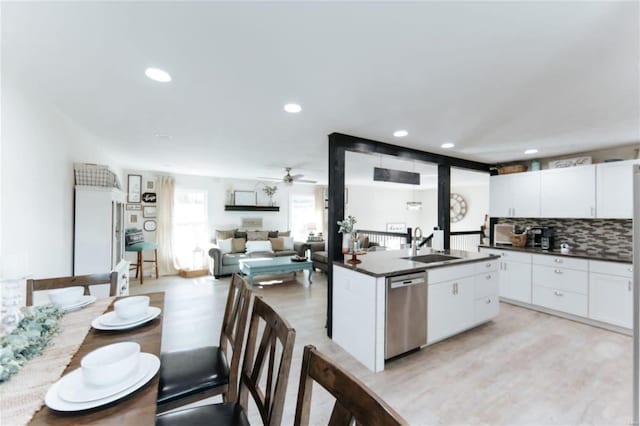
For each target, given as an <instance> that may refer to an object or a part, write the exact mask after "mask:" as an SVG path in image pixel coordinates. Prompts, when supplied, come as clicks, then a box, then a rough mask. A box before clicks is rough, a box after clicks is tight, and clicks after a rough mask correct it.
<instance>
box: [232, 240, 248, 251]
mask: <svg viewBox="0 0 640 426" xmlns="http://www.w3.org/2000/svg"><path fill="white" fill-rule="evenodd" d="M246 243H247V240H246V239H244V238H232V239H231V253H244V251H245V250H246V247H245V244H246Z"/></svg>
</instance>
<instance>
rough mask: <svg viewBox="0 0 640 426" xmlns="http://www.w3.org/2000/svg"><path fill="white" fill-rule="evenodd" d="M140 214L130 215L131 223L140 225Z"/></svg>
mask: <svg viewBox="0 0 640 426" xmlns="http://www.w3.org/2000/svg"><path fill="white" fill-rule="evenodd" d="M138 216H139V215H138V213H132V214H130V215H129V223H138Z"/></svg>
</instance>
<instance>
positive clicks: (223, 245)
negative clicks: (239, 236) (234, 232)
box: [218, 238, 233, 254]
mask: <svg viewBox="0 0 640 426" xmlns="http://www.w3.org/2000/svg"><path fill="white" fill-rule="evenodd" d="M231 241H233V238H226V239H224V240H218V247H219V248H220V252H221V253H222V254H226V253H231Z"/></svg>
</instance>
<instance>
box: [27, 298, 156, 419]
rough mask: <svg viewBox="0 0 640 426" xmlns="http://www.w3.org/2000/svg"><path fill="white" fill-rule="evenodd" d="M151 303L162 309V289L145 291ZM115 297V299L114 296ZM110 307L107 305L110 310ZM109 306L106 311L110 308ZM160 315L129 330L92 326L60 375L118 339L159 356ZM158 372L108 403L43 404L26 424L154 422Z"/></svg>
mask: <svg viewBox="0 0 640 426" xmlns="http://www.w3.org/2000/svg"><path fill="white" fill-rule="evenodd" d="M146 296H149V297H150V303H149V304H150V306H155V307H157V308H160V309H162V310H163V312H164V292H159V293H148V294H146ZM116 300H117V299H116ZM111 308H112V306H110V309H111ZM110 309H109V310H110ZM163 317H164V316H163V315H161V316H160V317H159V318H157V319H155V320H153V321H151V322H149V323H147V324H144V325H142V326H140V327H137V328H134V329H132V330H128V331H100V330H96V329H94V328H92V329H91V330H90V331H89V333H88V334H87V336H86V337H85V339H84V341H83V342H82V344H81V345H80V348H79V349H78V351H77V352H76V353H75V355H73V358H72V359H71V362H70V363H69V365H68V366H67V368H66V369H65V371H64V373H63V374H68V373H70V372H71V371H73V370H75V369H77V368H79V367H80V360H81V359H82V358H83V357H84V356H85V355H86V354H88V353H89V352H91V351H93V350H94V349H97V348H99V347H101V346H105V345H110V344H112V343H118V342H125V341H126V342H137V343H139V344H140V351H141V352H146V353H150V354H154V355H156V356H158V357H160V344H161V341H162V322H163ZM158 381H159V375H158V374H156V375H155V377H154V378H153V379H151V380H150V381H149V382H148V383H147V384H145V385H144V386H143V387H141V388H140V389H138V390H136V391H135V392H134V393H132V394H130V395H127V396H126V397H124V398H122V399H120V400H118V401H114V402H112V403H110V404H108V405H105V406H102V407H98V408H94V409H91V410H85V411H76V412H59V411H54V410H51V409H50V408H48V407H47V406H46V405H43V407H42V408H41V409H40V410H39V411H38V412H37V413H35V414H34V416H33V418H32V419H31V421H30V422H29V425H89V424H91V425H97V424H99V425H118V426H122V425H140V426H144V425H154V424H155V421H156V400H157V397H158Z"/></svg>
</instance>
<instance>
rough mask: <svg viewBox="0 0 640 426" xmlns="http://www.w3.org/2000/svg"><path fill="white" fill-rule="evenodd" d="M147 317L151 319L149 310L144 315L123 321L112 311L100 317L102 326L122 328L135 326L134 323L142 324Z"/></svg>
mask: <svg viewBox="0 0 640 426" xmlns="http://www.w3.org/2000/svg"><path fill="white" fill-rule="evenodd" d="M147 317H149V309H147V312H145V313H144V315H142V316H140V317H138V318H133V319H122V318H120V317H119V316H118V314H116V312H115V311H111V312H107V313H106V314H104V315H102V316H101V317H100V324H102V325H106V326H107V327H121V326H123V325H129V324H133V323H134V322H140V321H142V320H144V319H146V318H147Z"/></svg>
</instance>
